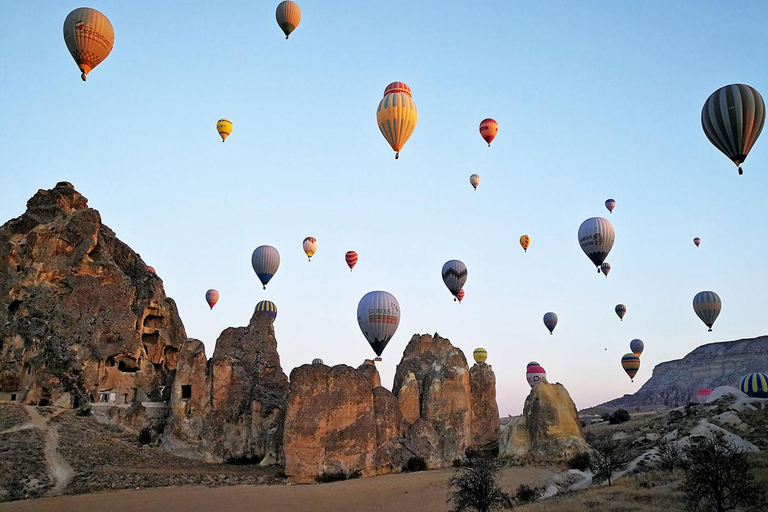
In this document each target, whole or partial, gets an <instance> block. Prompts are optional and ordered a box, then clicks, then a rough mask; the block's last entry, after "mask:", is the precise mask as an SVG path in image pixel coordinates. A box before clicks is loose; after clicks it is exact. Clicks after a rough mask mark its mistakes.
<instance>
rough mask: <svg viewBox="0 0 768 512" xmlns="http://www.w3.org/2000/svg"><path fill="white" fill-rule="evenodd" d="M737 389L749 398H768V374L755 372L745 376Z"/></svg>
mask: <svg viewBox="0 0 768 512" xmlns="http://www.w3.org/2000/svg"><path fill="white" fill-rule="evenodd" d="M739 389H740V390H741V391H742V392H743V393H746V394H747V395H749V396H751V397H755V398H768V374H765V373H760V372H756V373H750V374H749V375H745V376H744V377H743V378H742V379H741V382H740V383H739Z"/></svg>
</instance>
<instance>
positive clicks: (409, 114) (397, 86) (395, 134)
mask: <svg viewBox="0 0 768 512" xmlns="http://www.w3.org/2000/svg"><path fill="white" fill-rule="evenodd" d="M418 119H419V114H418V112H417V110H416V103H414V102H413V97H412V96H411V89H410V87H408V86H407V85H406V84H404V83H403V82H392V83H391V84H389V85H388V86H387V88H386V89H384V98H382V100H381V101H380V102H379V107H378V108H377V109H376V123H377V124H378V125H379V130H380V131H381V134H382V135H383V136H384V138H385V139H387V142H389V145H390V146H392V149H393V150H394V151H395V159H397V158H400V150H401V149H403V146H405V143H406V142H408V139H409V138H410V137H411V134H412V133H413V130H415V129H416V122H417V121H418Z"/></svg>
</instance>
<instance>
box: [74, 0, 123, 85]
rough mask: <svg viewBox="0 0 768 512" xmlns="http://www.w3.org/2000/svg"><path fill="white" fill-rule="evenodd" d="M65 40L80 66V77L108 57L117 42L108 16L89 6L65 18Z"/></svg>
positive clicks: (76, 10)
mask: <svg viewBox="0 0 768 512" xmlns="http://www.w3.org/2000/svg"><path fill="white" fill-rule="evenodd" d="M64 42H65V43H66V44H67V50H69V53H71V54H72V58H73V59H75V63H77V67H78V68H80V72H81V73H82V74H81V75H80V78H82V79H83V81H85V77H86V75H87V74H88V73H90V72H91V70H92V69H93V68H95V67H96V66H98V65H99V64H100V63H101V62H102V61H103V60H104V59H106V58H107V56H108V55H109V53H110V52H111V51H112V47H113V46H114V44H115V31H114V29H113V28H112V23H110V22H109V20H108V19H107V17H106V16H104V15H103V14H102V13H100V12H99V11H97V10H96V9H91V8H89V7H80V8H78V9H75V10H74V11H72V12H71V13H69V15H68V16H67V18H66V19H65V20H64Z"/></svg>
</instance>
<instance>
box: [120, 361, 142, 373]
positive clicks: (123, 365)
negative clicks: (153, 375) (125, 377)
mask: <svg viewBox="0 0 768 512" xmlns="http://www.w3.org/2000/svg"><path fill="white" fill-rule="evenodd" d="M131 363H133V361H120V362H118V363H117V369H118V370H120V371H121V372H125V373H135V372H137V371H139V367H138V366H136V364H135V363H133V364H131Z"/></svg>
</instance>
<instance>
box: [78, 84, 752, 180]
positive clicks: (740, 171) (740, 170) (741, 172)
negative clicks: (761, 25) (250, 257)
mask: <svg viewBox="0 0 768 512" xmlns="http://www.w3.org/2000/svg"><path fill="white" fill-rule="evenodd" d="M83 80H85V78H83ZM742 174H744V169H742V168H741V167H739V176H741V175H742Z"/></svg>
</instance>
